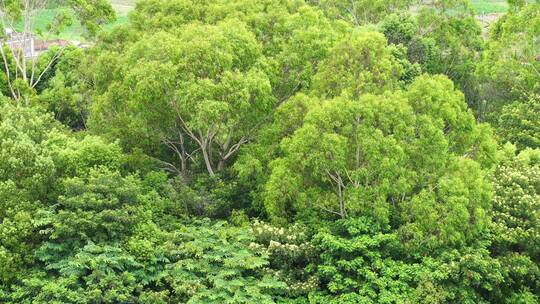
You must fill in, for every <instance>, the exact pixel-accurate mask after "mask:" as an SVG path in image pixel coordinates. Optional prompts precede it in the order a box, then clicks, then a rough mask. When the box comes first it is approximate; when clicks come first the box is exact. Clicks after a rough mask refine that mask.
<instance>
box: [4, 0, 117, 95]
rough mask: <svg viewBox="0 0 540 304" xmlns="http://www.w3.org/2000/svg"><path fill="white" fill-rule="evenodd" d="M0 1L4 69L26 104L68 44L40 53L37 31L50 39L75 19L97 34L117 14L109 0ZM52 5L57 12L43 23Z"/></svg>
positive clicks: (10, 85)
mask: <svg viewBox="0 0 540 304" xmlns="http://www.w3.org/2000/svg"><path fill="white" fill-rule="evenodd" d="M0 5H1V6H0V22H1V24H0V30H1V32H2V35H3V38H2V42H1V46H0V54H1V56H2V62H3V66H2V69H3V71H4V72H5V75H6V82H7V87H8V90H9V93H10V95H11V97H12V98H13V99H15V100H16V101H17V102H18V103H23V104H25V105H28V104H29V98H30V96H31V93H32V92H33V91H34V90H35V88H36V86H37V85H38V84H39V83H40V82H41V81H42V79H43V77H44V75H46V73H47V72H48V71H49V70H50V69H51V67H52V66H53V65H54V64H55V62H56V61H57V60H58V58H59V57H60V56H61V55H62V52H63V50H64V48H65V47H66V45H65V44H64V45H60V46H59V47H58V48H56V49H55V50H53V51H52V52H50V53H49V54H48V56H45V57H43V56H38V55H39V54H38V53H37V52H36V50H35V45H34V43H35V41H34V37H35V35H39V36H42V37H43V38H44V39H49V38H50V37H52V36H53V35H56V34H58V33H60V32H61V31H62V30H64V29H65V28H66V27H67V26H70V25H72V24H73V23H74V22H76V21H78V22H80V24H81V25H82V26H83V27H85V28H86V29H87V30H88V32H89V34H95V33H96V31H97V30H98V28H99V25H101V24H103V23H106V22H110V21H112V20H113V19H114V17H115V13H114V11H113V9H112V7H111V5H110V3H109V2H108V1H107V0H1V1H0ZM52 9H54V10H55V12H56V13H55V15H54V16H53V18H52V19H51V20H47V22H46V24H45V25H43V24H42V22H43V20H44V17H43V14H44V13H45V11H46V10H52ZM18 29H20V32H15V31H16V30H18Z"/></svg>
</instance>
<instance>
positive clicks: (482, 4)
mask: <svg viewBox="0 0 540 304" xmlns="http://www.w3.org/2000/svg"><path fill="white" fill-rule="evenodd" d="M471 2H472V6H473V8H474V10H475V11H476V13H477V14H492V13H505V12H506V11H507V10H508V3H507V2H506V0H472V1H471Z"/></svg>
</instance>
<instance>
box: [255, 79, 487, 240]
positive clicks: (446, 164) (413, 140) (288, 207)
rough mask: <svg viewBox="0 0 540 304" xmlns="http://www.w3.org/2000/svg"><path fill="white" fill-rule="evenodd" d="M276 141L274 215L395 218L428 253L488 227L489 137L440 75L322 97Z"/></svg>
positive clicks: (270, 201)
mask: <svg viewBox="0 0 540 304" xmlns="http://www.w3.org/2000/svg"><path fill="white" fill-rule="evenodd" d="M282 147H283V149H284V156H283V157H281V158H278V159H277V160H275V161H274V162H273V163H272V165H271V166H272V174H271V176H270V178H269V180H268V182H267V184H266V193H265V195H266V197H265V204H266V206H267V209H268V212H269V213H270V215H271V217H272V218H274V220H276V221H278V222H283V221H284V220H285V221H286V220H291V219H294V218H297V219H298V218H300V219H304V220H308V221H311V220H315V219H317V221H320V220H321V219H323V218H324V216H323V217H321V215H325V214H326V216H328V217H327V218H332V217H335V216H337V217H339V218H347V217H350V216H358V215H366V216H369V217H372V218H374V219H376V220H377V221H380V222H381V223H390V222H392V223H394V224H395V225H397V227H399V229H400V231H401V233H402V235H403V237H404V238H406V239H409V240H411V241H410V243H411V245H413V246H415V248H419V247H421V248H424V249H423V250H426V251H429V250H435V249H437V248H439V249H440V246H445V245H449V244H452V245H455V246H461V245H463V244H466V243H467V242H471V241H473V240H474V237H475V236H478V235H479V234H480V233H481V232H482V231H484V230H485V229H486V224H487V221H488V218H487V216H486V211H487V210H488V209H489V195H490V191H489V185H488V183H487V181H486V180H485V179H484V177H483V175H484V173H483V171H482V169H481V168H482V166H484V167H486V166H490V165H491V164H492V163H493V161H494V159H493V157H494V149H495V145H494V142H493V140H492V139H491V136H490V132H489V129H486V126H484V125H477V124H476V122H475V120H474V117H473V116H472V114H471V113H470V112H469V111H468V110H467V106H466V103H465V101H464V98H463V95H462V94H461V93H460V92H459V91H457V90H456V89H455V88H454V87H453V84H452V83H451V81H449V80H448V79H446V78H444V77H441V76H438V77H435V79H430V78H429V77H427V76H424V77H420V78H418V79H417V80H416V81H415V82H414V83H413V84H412V85H411V87H410V88H409V90H408V91H406V92H395V93H386V94H383V95H369V94H368V95H364V96H363V97H360V98H359V99H350V98H347V97H344V98H343V97H342V98H338V99H333V100H327V101H325V102H323V103H322V105H321V106H319V107H315V108H314V109H312V110H311V111H309V112H308V114H307V116H306V118H305V120H304V123H303V125H302V127H301V128H299V129H298V130H297V131H296V132H295V133H294V135H293V136H291V137H290V138H285V139H284V140H283V141H282ZM464 222H468V223H470V224H469V225H464V224H463V223H464ZM397 227H396V228H397ZM436 227H437V228H436ZM440 227H444V229H439V228H440Z"/></svg>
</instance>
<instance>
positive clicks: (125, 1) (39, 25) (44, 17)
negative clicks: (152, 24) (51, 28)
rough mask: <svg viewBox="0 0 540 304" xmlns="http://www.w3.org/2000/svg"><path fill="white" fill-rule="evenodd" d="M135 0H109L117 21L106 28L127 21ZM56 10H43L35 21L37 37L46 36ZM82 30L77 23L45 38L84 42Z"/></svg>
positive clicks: (20, 26) (19, 26)
mask: <svg viewBox="0 0 540 304" xmlns="http://www.w3.org/2000/svg"><path fill="white" fill-rule="evenodd" d="M135 2H136V0H111V4H112V6H113V8H114V9H115V11H116V14H117V20H116V21H115V22H113V23H112V24H109V25H107V28H112V27H113V26H114V25H117V24H121V23H124V22H126V21H127V14H128V13H129V12H130V11H131V10H132V9H133V8H134V7H135ZM56 14H57V10H56V9H46V10H43V11H42V12H41V13H40V14H39V16H38V17H37V19H36V23H35V26H34V27H35V28H34V31H35V33H36V34H37V35H39V36H46V34H47V32H46V27H47V24H49V23H50V22H51V20H53V18H54V17H55V16H56ZM15 27H16V28H17V30H19V31H20V30H22V25H16V26H15ZM83 34H84V29H83V28H82V26H81V25H80V24H78V23H76V24H74V25H72V26H70V27H68V28H66V29H65V30H63V31H62V32H61V33H59V34H58V35H56V34H53V35H51V36H47V38H60V39H65V40H84V37H83Z"/></svg>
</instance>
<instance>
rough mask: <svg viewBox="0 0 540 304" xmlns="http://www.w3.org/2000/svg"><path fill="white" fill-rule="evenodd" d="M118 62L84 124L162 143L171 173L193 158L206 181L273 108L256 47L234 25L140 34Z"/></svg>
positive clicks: (242, 29) (185, 167) (243, 29)
mask: <svg viewBox="0 0 540 304" xmlns="http://www.w3.org/2000/svg"><path fill="white" fill-rule="evenodd" d="M118 64H119V65H120V67H119V68H118V70H117V74H115V75H113V77H114V81H113V82H112V83H110V84H109V87H108V89H107V91H106V92H105V94H103V96H102V98H100V99H98V100H97V102H96V103H95V104H94V115H93V121H92V122H91V123H92V124H93V126H94V127H95V128H96V129H99V128H101V129H104V128H105V129H106V128H107V127H109V126H114V127H115V128H112V130H109V131H110V132H112V133H113V134H116V135H118V136H119V137H120V138H126V137H127V140H136V137H133V136H131V137H130V135H133V133H135V134H137V132H140V133H139V134H141V135H142V136H147V137H153V140H155V141H157V142H162V143H164V144H165V145H167V146H168V147H169V148H170V149H171V151H173V152H174V153H175V155H176V156H177V157H178V161H179V165H177V164H173V163H169V164H168V167H169V169H173V170H174V171H176V172H179V173H186V172H187V170H188V169H189V165H190V163H192V162H194V161H195V162H197V161H198V160H201V161H202V163H203V164H204V168H205V169H206V171H207V172H208V173H209V174H210V175H214V174H215V173H216V172H218V171H221V170H222V169H223V168H224V167H225V165H226V163H227V162H228V161H229V160H230V159H231V158H233V157H234V156H235V155H236V153H237V151H238V150H239V149H240V147H242V146H243V145H244V144H245V143H247V142H248V141H249V140H250V139H251V138H252V136H253V135H254V131H255V130H256V129H257V127H258V126H259V125H260V123H262V122H263V121H264V120H265V118H266V116H267V115H269V114H270V113H271V111H272V109H273V105H274V103H275V98H274V97H273V95H272V88H271V85H270V80H269V79H268V76H267V75H266V73H265V71H264V69H263V66H264V64H265V58H264V56H263V55H262V50H261V45H260V44H259V43H258V42H257V40H256V39H255V36H254V35H253V34H252V33H251V32H250V31H249V30H248V28H247V26H246V25H245V24H244V23H242V22H238V21H224V22H220V23H218V24H216V25H200V24H190V25H186V26H185V27H183V28H182V29H181V31H180V32H179V33H178V34H177V35H172V34H169V33H158V34H156V35H151V36H146V37H144V38H143V39H141V41H140V42H138V43H135V44H133V45H132V46H131V47H130V49H129V50H128V51H127V54H126V57H125V58H123V59H121V60H120V61H119V62H118ZM124 75H125V77H124ZM111 114H112V115H111ZM115 114H116V115H115ZM126 128H127V129H129V130H126ZM125 131H128V132H130V133H131V132H133V133H131V134H129V133H124V134H123V136H122V133H123V132H125ZM126 135H127V136H126Z"/></svg>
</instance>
